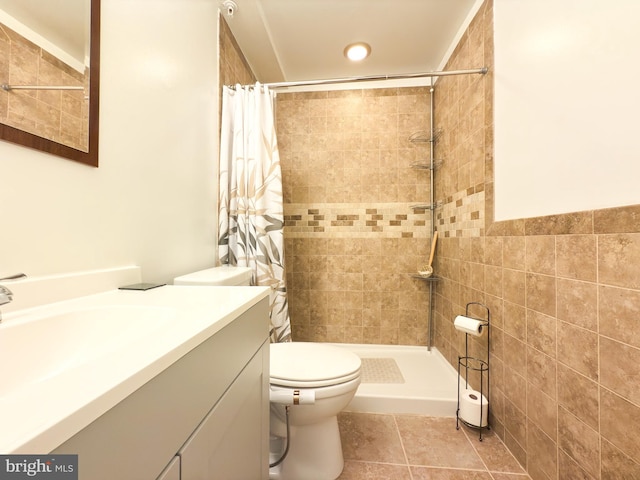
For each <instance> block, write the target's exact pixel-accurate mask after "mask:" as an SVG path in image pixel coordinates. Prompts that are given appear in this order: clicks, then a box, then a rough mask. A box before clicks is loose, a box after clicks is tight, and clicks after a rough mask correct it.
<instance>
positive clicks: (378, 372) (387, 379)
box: [360, 358, 404, 383]
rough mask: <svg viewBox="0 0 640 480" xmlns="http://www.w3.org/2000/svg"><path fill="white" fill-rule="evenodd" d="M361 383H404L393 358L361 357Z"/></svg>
mask: <svg viewBox="0 0 640 480" xmlns="http://www.w3.org/2000/svg"><path fill="white" fill-rule="evenodd" d="M360 381H361V383H404V377H403V376H402V372H400V367H398V364H397V363H396V361H395V360H394V359H393V358H363V359H362V367H361V370H360Z"/></svg>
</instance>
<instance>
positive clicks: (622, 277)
mask: <svg viewBox="0 0 640 480" xmlns="http://www.w3.org/2000/svg"><path fill="white" fill-rule="evenodd" d="M492 42H493V27H492V2H491V1H487V2H486V3H485V5H484V6H483V7H482V9H481V10H480V12H479V13H478V15H477V17H476V18H475V20H474V21H473V22H472V24H471V26H470V27H469V29H468V31H467V32H466V34H465V35H464V37H463V38H462V40H461V42H460V44H459V45H458V48H457V49H456V52H455V54H454V56H453V57H452V59H451V61H450V63H449V65H447V69H455V68H471V67H477V66H479V65H482V64H484V65H487V66H489V67H491V66H492V63H493V43H492ZM492 88H493V85H492V75H491V73H489V74H488V75H486V76H485V77H482V78H478V77H447V78H443V79H441V81H439V82H438V83H437V84H436V102H435V105H436V113H435V119H436V125H437V127H438V128H439V129H441V130H442V132H443V135H442V136H443V141H442V142H440V143H438V144H437V156H439V157H442V158H443V166H442V168H441V169H440V170H439V171H438V175H437V177H436V178H437V182H436V196H437V197H438V198H443V199H445V200H446V199H451V201H449V202H446V203H445V205H451V204H452V203H453V202H454V201H455V202H457V201H458V200H459V199H460V198H462V199H463V202H462V203H464V199H465V192H466V196H467V197H472V196H474V195H477V193H478V192H483V193H484V205H483V204H482V200H481V197H477V202H476V201H474V200H473V199H470V200H469V202H470V203H471V204H473V205H474V206H473V207H472V210H475V209H476V208H477V209H478V211H479V212H480V213H479V215H480V217H483V218H484V221H483V228H480V229H479V230H476V229H475V228H471V229H465V228H462V229H454V228H448V226H447V224H446V222H445V223H441V224H438V225H437V228H438V230H439V231H441V233H442V234H443V236H444V237H445V238H444V240H443V241H442V242H441V243H440V245H439V248H438V253H437V264H436V271H437V272H438V274H439V275H441V276H442V277H444V278H443V281H441V282H440V283H439V284H438V287H437V296H436V305H435V307H436V315H435V316H436V324H437V329H436V345H437V347H438V348H439V349H440V350H441V351H442V352H443V353H444V354H445V356H446V357H447V358H448V359H449V360H450V361H451V362H452V364H454V365H455V364H456V362H457V356H458V355H459V354H460V353H461V352H462V351H463V349H464V336H463V335H461V334H460V333H459V332H457V331H455V330H454V329H453V324H452V320H453V318H454V317H455V315H456V314H459V313H462V312H464V308H465V304H466V303H467V302H472V301H480V302H484V303H485V304H487V305H488V306H489V307H490V308H491V313H492V325H493V326H492V335H491V342H492V343H491V346H492V348H491V379H492V381H491V388H492V390H491V412H492V414H491V417H492V423H493V427H494V429H495V430H496V431H497V432H498V434H499V435H500V436H501V437H502V438H503V439H504V441H505V443H506V444H507V446H508V447H509V448H510V449H511V450H512V452H513V453H514V454H515V455H516V457H517V458H518V459H519V461H520V462H521V463H522V464H523V465H525V466H526V467H527V470H528V472H529V474H530V475H531V477H532V478H534V479H560V480H565V479H578V478H580V479H603V480H604V479H635V478H640V435H638V434H637V431H638V429H639V428H640V400H639V398H640V397H639V393H640V367H639V366H638V365H640V334H639V333H638V332H639V331H640V329H639V328H638V327H639V326H640V323H639V321H638V319H639V318H640V269H638V264H640V206H637V205H636V206H630V207H622V208H615V209H607V210H596V211H587V212H579V213H575V214H567V215H557V216H549V217H542V218H532V219H522V220H515V221H509V222H501V223H494V222H493V221H492V219H493V156H492V155H493V139H492V138H493V137H492V134H493V126H492V122H493V114H492V105H493V96H492V95H493V93H492ZM461 195H462V197H460V196H461ZM478 203H479V204H478ZM461 205H462V204H461ZM456 206H457V205H456ZM456 213H457V211H456V210H454V212H453V213H449V215H451V216H453V215H455V214H456ZM484 341H485V342H486V339H484ZM483 348H486V343H482V342H473V344H472V349H473V352H474V354H477V355H480V354H481V352H482V350H483Z"/></svg>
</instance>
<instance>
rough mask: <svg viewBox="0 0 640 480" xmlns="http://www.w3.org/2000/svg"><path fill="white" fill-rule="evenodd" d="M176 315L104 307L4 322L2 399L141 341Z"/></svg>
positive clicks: (172, 311) (1, 326)
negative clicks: (18, 389)
mask: <svg viewBox="0 0 640 480" xmlns="http://www.w3.org/2000/svg"><path fill="white" fill-rule="evenodd" d="M175 317H176V310H175V309H174V308H170V307H150V306H137V305H102V306H99V307H85V308H72V309H69V310H62V311H55V312H51V313H31V314H25V315H23V316H21V317H20V318H16V319H14V320H12V321H10V322H5V323H2V324H0V365H2V366H3V368H2V371H3V373H2V378H1V380H0V396H1V395H3V394H6V393H7V392H9V391H12V390H15V389H17V388H20V387H24V386H27V385H29V384H33V383H37V382H42V381H45V380H47V379H50V378H53V377H56V376H57V375H60V374H61V373H63V372H67V371H69V370H70V369H73V368H75V367H78V366H80V365H86V364H87V363H90V362H92V361H94V360H96V359H97V358H100V357H103V356H104V355H105V354H107V353H110V352H114V351H116V350H118V349H120V348H122V347H123V346H125V345H130V344H131V343H134V342H141V341H143V339H144V338H145V337H147V336H148V335H149V334H151V333H153V332H154V331H157V330H158V329H160V328H162V327H164V326H166V325H167V324H168V323H169V322H171V320H172V319H174V318H175Z"/></svg>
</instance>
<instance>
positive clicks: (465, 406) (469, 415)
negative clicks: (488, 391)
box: [458, 389, 489, 427]
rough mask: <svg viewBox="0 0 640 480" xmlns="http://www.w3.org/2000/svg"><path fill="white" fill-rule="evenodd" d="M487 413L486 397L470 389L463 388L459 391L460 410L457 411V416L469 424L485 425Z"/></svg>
mask: <svg viewBox="0 0 640 480" xmlns="http://www.w3.org/2000/svg"><path fill="white" fill-rule="evenodd" d="M488 413H489V402H488V400H487V397H485V396H484V395H481V394H480V392H477V391H475V390H471V389H465V390H462V391H461V392H460V411H459V412H458V417H460V418H461V419H462V420H464V421H465V422H467V423H468V424H470V425H474V426H476V427H486V426H487V423H488V419H487V417H488ZM481 415H482V416H481Z"/></svg>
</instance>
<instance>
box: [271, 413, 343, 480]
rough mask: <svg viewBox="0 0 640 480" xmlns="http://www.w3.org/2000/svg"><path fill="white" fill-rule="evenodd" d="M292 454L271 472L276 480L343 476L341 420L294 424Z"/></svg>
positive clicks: (330, 419) (326, 478)
mask: <svg viewBox="0 0 640 480" xmlns="http://www.w3.org/2000/svg"><path fill="white" fill-rule="evenodd" d="M290 435H291V438H290V440H289V453H288V454H287V457H286V458H285V459H284V461H283V462H282V463H281V464H280V465H278V466H277V467H273V468H271V469H270V471H269V478H270V479H277V480H335V479H336V478H338V477H339V476H340V474H341V473H342V469H343V468H344V458H343V456H342V442H341V441H340V430H339V428H338V417H337V416H333V417H328V418H325V419H323V420H322V421H321V422H318V423H314V424H310V425H300V426H297V425H291V431H290Z"/></svg>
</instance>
